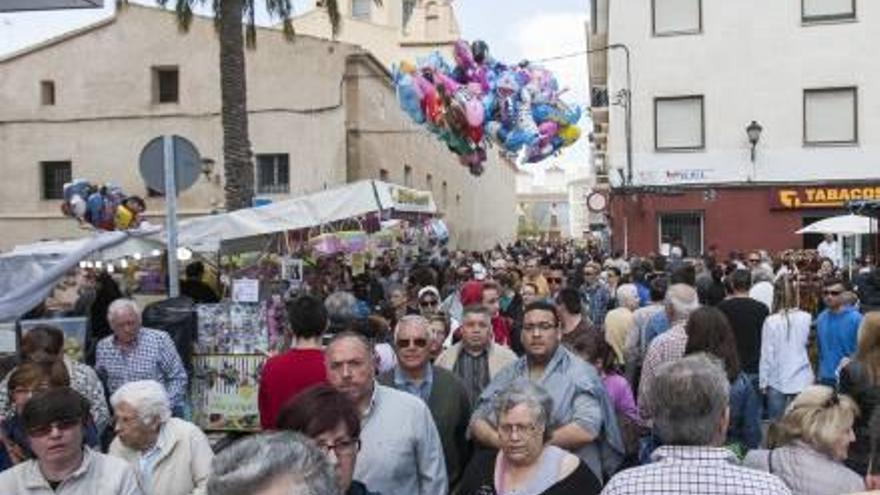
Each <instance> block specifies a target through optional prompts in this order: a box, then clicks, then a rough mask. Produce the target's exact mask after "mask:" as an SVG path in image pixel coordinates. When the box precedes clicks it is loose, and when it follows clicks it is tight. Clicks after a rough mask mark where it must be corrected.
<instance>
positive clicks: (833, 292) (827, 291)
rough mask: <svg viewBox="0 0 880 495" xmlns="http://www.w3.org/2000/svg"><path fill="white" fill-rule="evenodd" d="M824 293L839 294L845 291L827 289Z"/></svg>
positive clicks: (828, 294) (829, 294) (827, 294)
mask: <svg viewBox="0 0 880 495" xmlns="http://www.w3.org/2000/svg"><path fill="white" fill-rule="evenodd" d="M822 293H823V294H825V295H826V296H839V295H841V294H843V291H842V290H825V291H823V292H822Z"/></svg>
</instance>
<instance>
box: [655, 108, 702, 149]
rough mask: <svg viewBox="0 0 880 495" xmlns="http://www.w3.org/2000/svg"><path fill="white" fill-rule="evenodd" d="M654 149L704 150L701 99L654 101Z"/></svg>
mask: <svg viewBox="0 0 880 495" xmlns="http://www.w3.org/2000/svg"><path fill="white" fill-rule="evenodd" d="M654 147H655V148H656V149H657V150H664V151H676V150H697V149H703V148H704V147H705V129H704V126H703V97H702V96H676V97H670V98H655V99H654Z"/></svg>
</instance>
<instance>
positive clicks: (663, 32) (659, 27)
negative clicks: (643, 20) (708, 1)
mask: <svg viewBox="0 0 880 495" xmlns="http://www.w3.org/2000/svg"><path fill="white" fill-rule="evenodd" d="M651 7H652V8H651V18H652V21H653V31H654V35H655V36H673V35H678V34H696V33H700V32H701V31H702V30H703V5H702V2H701V0H653V1H652V2H651Z"/></svg>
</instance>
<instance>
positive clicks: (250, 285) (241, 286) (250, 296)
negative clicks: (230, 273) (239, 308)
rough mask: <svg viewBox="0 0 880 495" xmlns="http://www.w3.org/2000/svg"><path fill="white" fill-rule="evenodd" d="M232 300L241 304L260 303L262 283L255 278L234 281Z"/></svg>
mask: <svg viewBox="0 0 880 495" xmlns="http://www.w3.org/2000/svg"><path fill="white" fill-rule="evenodd" d="M232 300H233V301H235V302H240V303H257V302H260V281H259V280H257V279H255V278H239V279H235V280H233V281H232Z"/></svg>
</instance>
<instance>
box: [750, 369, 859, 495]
mask: <svg viewBox="0 0 880 495" xmlns="http://www.w3.org/2000/svg"><path fill="white" fill-rule="evenodd" d="M858 414H859V408H858V406H857V405H856V403H855V402H854V401H853V400H852V399H850V398H849V397H847V396H846V395H839V394H838V393H837V392H835V391H834V389H832V388H831V387H826V386H824V385H811V386H809V387H807V388H806V389H804V391H803V392H801V393H800V394H799V395H798V396H797V397H796V398H795V399H794V401H792V403H791V404H789V406H788V408H787V409H786V410H785V415H784V416H783V417H782V419H780V420H779V421H777V422H776V423H774V424H773V425H771V426H770V431H769V434H768V437H769V441H768V445H769V447H770V448H769V450H753V451H751V452H749V454H748V455H747V456H746V458H745V461H744V463H745V465H746V466H749V467H752V468H755V469H760V470H762V471H767V472H769V473H770V474H774V475H776V476H778V477H779V478H780V479H782V481H784V482H785V484H786V485H788V487H789V488H790V489H791V491H792V493H793V494H794V495H826V494H829V493H853V492H858V491H862V490H864V489H865V483H864V481H863V479H862V477H861V476H860V475H859V474H858V473H856V472H855V471H852V470H851V469H849V468H848V467H846V465H845V464H844V463H843V461H844V460H845V459H846V457H847V451H848V450H849V444H850V443H852V441H853V440H855V435H853V431H852V427H853V421H854V420H855V418H856V416H858Z"/></svg>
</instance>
